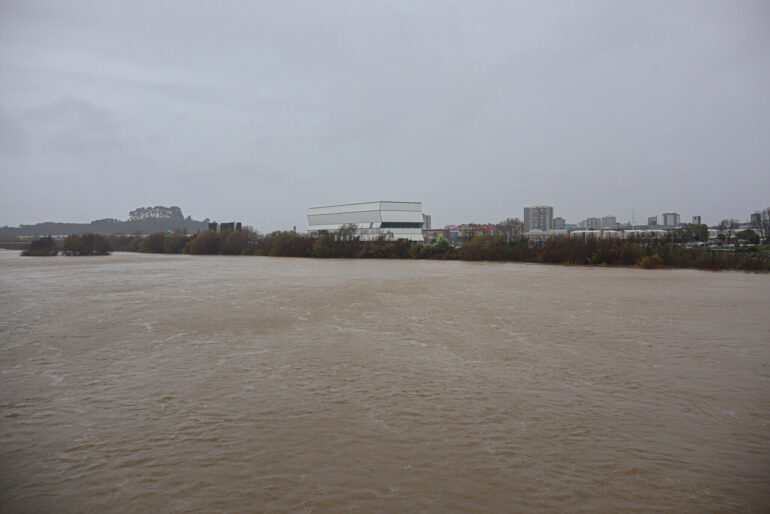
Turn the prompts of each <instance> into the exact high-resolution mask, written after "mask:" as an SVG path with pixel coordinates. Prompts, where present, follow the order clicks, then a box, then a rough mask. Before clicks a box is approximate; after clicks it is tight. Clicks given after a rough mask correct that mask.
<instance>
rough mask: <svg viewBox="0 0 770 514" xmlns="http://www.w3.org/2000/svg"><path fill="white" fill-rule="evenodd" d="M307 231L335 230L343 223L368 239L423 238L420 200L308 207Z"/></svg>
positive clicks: (318, 232)
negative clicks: (351, 226) (354, 228)
mask: <svg viewBox="0 0 770 514" xmlns="http://www.w3.org/2000/svg"><path fill="white" fill-rule="evenodd" d="M307 224H308V232H310V233H315V234H322V233H328V232H336V231H338V230H340V229H341V228H342V227H344V226H346V225H353V226H355V227H356V235H357V236H358V237H360V238H361V239H362V240H365V241H370V240H374V239H378V238H379V237H381V236H385V237H388V238H391V237H392V238H393V239H407V240H409V241H418V242H423V241H424V239H423V236H422V228H423V224H424V219H423V214H422V202H365V203H350V204H344V205H328V206H324V207H311V208H310V209H308V211H307Z"/></svg>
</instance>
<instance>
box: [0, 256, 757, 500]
mask: <svg viewBox="0 0 770 514" xmlns="http://www.w3.org/2000/svg"><path fill="white" fill-rule="evenodd" d="M769 307H770V276H768V275H755V274H744V273H736V272H723V273H712V272H702V271H691V270H655V271H653V270H637V269H606V268H586V267H565V266H543V265H527V264H499V263H464V262H424V261H395V260H371V261H364V260H352V261H349V260H318V259H291V258H267V257H192V256H166V255H136V254H115V255H112V256H109V257H80V258H75V257H69V258H67V257H56V258H23V257H19V256H18V253H17V252H10V251H2V252H0V352H1V354H0V355H1V356H2V358H1V359H0V511H3V512H84V511H94V512H198V511H205V512H213V511H228V512H258V511H272V512H339V511H354V512H459V511H463V512H536V511H561V512H567V511H569V512H572V511H584V512H619V511H622V512H650V511H690V512H704V511H707V512H708V511H714V512H717V511H720V512H723V511H756V512H761V511H768V509H770V336H769V334H770V308H769Z"/></svg>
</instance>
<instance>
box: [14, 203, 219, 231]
mask: <svg viewBox="0 0 770 514" xmlns="http://www.w3.org/2000/svg"><path fill="white" fill-rule="evenodd" d="M128 216H129V218H128V220H126V221H123V220H117V219H110V218H105V219H101V220H94V221H92V222H91V223H58V222H53V221H46V222H43V223H36V224H35V225H20V226H18V227H8V226H5V227H0V235H4V236H17V237H18V236H68V235H70V234H86V233H89V232H90V233H94V234H129V235H130V234H152V233H154V232H166V231H167V230H173V231H174V232H177V233H188V234H192V233H195V232H202V231H204V230H206V229H207V228H208V227H209V219H208V218H206V219H205V220H203V221H198V220H194V219H192V218H191V217H190V216H187V217H186V218H185V217H184V215H183V214H182V209H180V208H179V207H164V206H162V205H158V206H155V207H139V208H138V209H135V210H133V211H131V212H129V213H128Z"/></svg>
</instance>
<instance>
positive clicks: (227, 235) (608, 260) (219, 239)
mask: <svg viewBox="0 0 770 514" xmlns="http://www.w3.org/2000/svg"><path fill="white" fill-rule="evenodd" d="M59 251H61V252H63V253H65V254H67V255H104V254H108V253H109V252H110V251H125V252H141V253H165V254H180V253H186V254H191V255H257V256H272V257H313V258H347V259H373V258H378V259H431V260H464V261H497V262H528V263H543V264H570V265H586V266H625V267H641V268H648V269H652V268H694V269H705V270H729V269H732V270H742V271H757V272H767V271H770V253H769V252H768V251H767V248H766V247H746V248H738V249H719V248H716V249H714V248H699V247H697V248H688V247H686V246H684V245H682V244H674V243H672V242H670V241H665V240H657V239H646V240H635V239H631V240H623V239H597V238H592V237H588V238H569V237H561V238H554V239H549V240H547V241H545V242H533V241H529V240H527V239H517V240H513V241H506V240H505V239H504V238H503V237H501V236H491V235H488V234H482V235H478V236H476V237H474V238H473V239H471V240H469V241H466V242H465V243H463V244H462V245H460V246H454V245H451V244H449V243H448V242H447V241H445V240H443V241H440V242H438V243H437V244H434V245H426V244H419V243H412V242H409V241H404V240H397V241H392V240H388V239H385V238H382V239H379V240H375V241H363V240H361V239H359V238H358V237H355V236H354V235H353V234H351V233H349V232H347V233H346V232H342V233H337V234H323V235H319V236H315V235H308V234H298V233H296V232H292V231H286V232H273V233H271V234H267V235H262V234H259V233H257V232H254V231H252V230H248V229H243V230H230V231H225V232H214V231H210V230H207V231H205V232H202V233H199V234H193V235H182V234H166V233H160V232H158V233H155V234H151V235H149V236H146V237H143V236H100V235H94V234H85V235H82V236H79V235H71V236H68V237H67V238H66V239H65V240H64V241H63V242H61V243H57V242H56V241H54V240H53V239H51V238H41V239H39V240H36V241H35V242H33V244H32V246H31V248H30V249H29V250H26V252H27V255H38V256H40V255H56V254H57V253H58V252H59Z"/></svg>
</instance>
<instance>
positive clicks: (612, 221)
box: [602, 216, 618, 230]
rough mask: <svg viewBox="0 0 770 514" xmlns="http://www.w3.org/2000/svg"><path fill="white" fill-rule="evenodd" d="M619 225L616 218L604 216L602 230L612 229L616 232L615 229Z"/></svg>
mask: <svg viewBox="0 0 770 514" xmlns="http://www.w3.org/2000/svg"><path fill="white" fill-rule="evenodd" d="M617 224H618V220H617V218H616V217H615V216H603V217H602V228H603V229H612V230H614V229H615V227H616V226H617Z"/></svg>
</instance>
